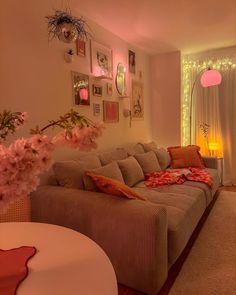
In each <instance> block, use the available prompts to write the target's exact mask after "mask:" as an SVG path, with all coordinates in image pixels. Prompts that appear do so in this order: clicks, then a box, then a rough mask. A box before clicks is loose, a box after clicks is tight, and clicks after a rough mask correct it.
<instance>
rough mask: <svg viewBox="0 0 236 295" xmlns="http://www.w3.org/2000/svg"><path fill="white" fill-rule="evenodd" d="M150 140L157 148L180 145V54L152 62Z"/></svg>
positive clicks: (158, 58)
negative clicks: (155, 143) (153, 141)
mask: <svg viewBox="0 0 236 295" xmlns="http://www.w3.org/2000/svg"><path fill="white" fill-rule="evenodd" d="M151 73H152V78H151V84H152V102H151V105H152V112H151V116H152V121H151V122H152V137H153V139H154V140H156V142H157V143H158V145H159V146H164V147H167V146H173V145H180V143H181V132H180V131H181V129H180V128H181V127H180V126H181V57H180V52H179V51H176V52H171V53H164V54H158V55H156V56H153V57H152V59H151Z"/></svg>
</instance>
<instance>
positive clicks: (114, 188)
mask: <svg viewBox="0 0 236 295" xmlns="http://www.w3.org/2000/svg"><path fill="white" fill-rule="evenodd" d="M86 175H87V176H90V177H91V179H92V180H93V181H94V183H95V184H96V186H97V187H98V188H99V190H100V191H102V192H103V193H106V194H110V195H113V196H117V197H125V198H128V199H139V200H142V201H146V200H147V199H146V198H144V197H142V196H140V195H139V194H137V193H136V192H135V191H134V190H132V189H131V188H130V187H128V186H127V185H125V184H124V183H122V182H120V181H118V180H115V179H112V178H109V177H106V176H102V175H97V174H94V173H92V172H87V173H86Z"/></svg>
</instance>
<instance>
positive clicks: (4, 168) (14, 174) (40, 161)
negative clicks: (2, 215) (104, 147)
mask: <svg viewBox="0 0 236 295" xmlns="http://www.w3.org/2000/svg"><path fill="white" fill-rule="evenodd" d="M5 114H7V116H8V117H9V118H10V119H12V118H13V119H12V121H11V123H12V124H13V125H12V126H11V128H10V133H14V132H15V130H16V129H18V128H19V126H20V125H22V124H23V123H24V121H25V119H26V117H27V114H26V113H20V112H18V113H14V114H17V115H15V117H14V116H13V115H11V112H6V113H5ZM1 115H2V114H0V119H1ZM2 117H3V116H2ZM2 122H3V124H2V125H0V138H3V139H5V138H6V135H7V134H8V133H9V130H8V129H7V128H6V129H5V126H4V120H2ZM0 123H1V122H0ZM54 126H59V127H61V128H63V131H61V132H59V133H58V134H57V135H56V136H54V137H53V138H52V139H49V138H48V136H46V135H44V134H43V131H44V130H46V129H47V128H49V127H54ZM103 128H104V125H103V124H101V123H95V124H94V123H92V122H91V121H89V120H88V119H86V118H85V117H83V116H80V115H79V114H78V113H77V112H75V111H73V110H72V111H71V112H70V113H67V114H66V115H64V116H62V117H60V119H59V120H57V121H51V122H50V124H48V125H47V126H46V127H44V128H42V129H39V128H38V127H37V128H36V129H35V130H33V133H34V134H33V135H32V136H31V137H29V138H21V139H17V140H15V141H14V142H13V143H11V144H10V145H9V146H8V147H7V146H5V145H3V144H1V142H0V212H1V211H2V212H3V211H5V210H7V208H8V206H9V205H10V204H11V203H12V202H14V201H15V200H17V199H19V198H22V197H25V196H28V195H29V194H30V193H31V192H33V191H34V190H36V188H37V186H38V185H39V175H40V174H41V173H42V172H44V171H46V170H48V169H49V168H50V167H51V165H52V163H53V160H52V153H53V151H54V150H55V148H56V146H58V145H61V144H63V145H67V146H69V147H71V148H75V149H79V150H81V151H90V150H92V149H95V148H97V143H96V142H95V140H96V139H97V138H98V137H99V136H101V135H102V129H103ZM1 132H2V133H1ZM1 134H3V135H4V136H3V137H1Z"/></svg>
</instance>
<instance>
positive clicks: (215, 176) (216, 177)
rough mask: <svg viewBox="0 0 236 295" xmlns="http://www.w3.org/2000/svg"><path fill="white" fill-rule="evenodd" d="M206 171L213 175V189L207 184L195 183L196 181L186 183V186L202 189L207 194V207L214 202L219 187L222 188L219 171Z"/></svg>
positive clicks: (209, 169) (207, 169) (208, 169)
mask: <svg viewBox="0 0 236 295" xmlns="http://www.w3.org/2000/svg"><path fill="white" fill-rule="evenodd" d="M206 171H207V172H208V173H209V174H210V175H211V177H212V178H213V186H212V189H210V188H209V187H208V186H207V185H206V184H205V183H202V182H195V181H186V182H185V183H184V184H185V185H186V186H190V187H194V188H196V187H197V188H200V189H202V190H203V191H204V192H205V195H206V200H207V206H208V205H209V204H210V202H211V201H212V199H213V197H214V195H215V193H216V191H217V189H218V187H219V186H220V178H219V174H218V171H217V170H216V169H211V168H206Z"/></svg>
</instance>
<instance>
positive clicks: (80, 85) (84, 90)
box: [71, 71, 90, 106]
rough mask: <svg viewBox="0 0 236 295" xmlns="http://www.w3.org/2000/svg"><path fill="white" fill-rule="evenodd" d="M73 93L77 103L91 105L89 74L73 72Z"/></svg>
mask: <svg viewBox="0 0 236 295" xmlns="http://www.w3.org/2000/svg"><path fill="white" fill-rule="evenodd" d="M71 80H72V93H73V101H74V104H75V105H87V106H89V105H90V93H89V76H88V75H85V74H82V73H78V72H74V71H72V72H71Z"/></svg>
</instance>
